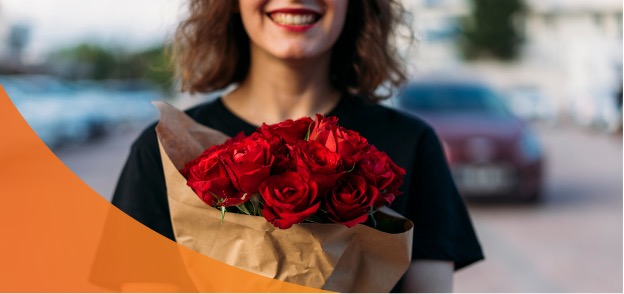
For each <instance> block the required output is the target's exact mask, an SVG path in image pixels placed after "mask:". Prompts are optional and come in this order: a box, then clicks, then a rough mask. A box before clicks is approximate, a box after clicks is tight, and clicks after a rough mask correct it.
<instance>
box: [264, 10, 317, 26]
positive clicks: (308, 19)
mask: <svg viewBox="0 0 624 294" xmlns="http://www.w3.org/2000/svg"><path fill="white" fill-rule="evenodd" d="M267 15H268V16H269V18H270V19H271V20H272V21H273V22H275V23H276V24H278V25H281V26H292V27H306V26H311V25H314V24H315V23H317V22H318V21H319V19H321V15H320V14H318V13H316V12H312V11H308V10H304V11H275V12H271V13H267Z"/></svg>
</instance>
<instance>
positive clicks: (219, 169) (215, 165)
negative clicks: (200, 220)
mask: <svg viewBox="0 0 624 294" xmlns="http://www.w3.org/2000/svg"><path fill="white" fill-rule="evenodd" d="M213 147H214V148H213ZM213 147H211V148H209V149H208V150H207V151H211V152H204V153H203V154H202V155H201V156H200V157H198V158H197V159H195V160H193V161H191V162H189V163H187V164H186V167H185V168H184V169H183V170H181V173H182V175H184V177H185V178H186V179H187V185H188V186H189V187H191V188H192V189H193V191H195V193H196V194H197V195H198V196H199V198H201V199H202V201H204V202H205V203H206V204H208V205H210V206H235V205H238V204H241V203H243V202H245V201H247V199H248V198H247V197H245V194H244V193H243V192H241V191H239V190H238V189H236V188H235V187H234V185H233V184H232V181H231V180H230V177H229V174H228V172H227V169H226V167H225V165H224V164H223V162H222V161H221V160H220V158H219V157H220V155H221V154H222V153H223V152H225V150H223V149H220V147H219V146H213Z"/></svg>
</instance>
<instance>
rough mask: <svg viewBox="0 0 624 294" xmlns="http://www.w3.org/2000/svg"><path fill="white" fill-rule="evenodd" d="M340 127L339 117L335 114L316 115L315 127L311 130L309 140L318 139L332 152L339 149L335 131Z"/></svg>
mask: <svg viewBox="0 0 624 294" xmlns="http://www.w3.org/2000/svg"><path fill="white" fill-rule="evenodd" d="M337 128H338V119H337V118H336V117H334V116H330V117H324V116H322V115H320V114H317V115H316V121H315V122H314V127H313V128H312V131H311V132H310V138H309V141H317V142H319V143H321V144H322V145H323V146H325V147H326V148H327V149H329V150H330V151H332V152H336V151H337V146H338V144H337V142H336V135H335V131H336V129H337Z"/></svg>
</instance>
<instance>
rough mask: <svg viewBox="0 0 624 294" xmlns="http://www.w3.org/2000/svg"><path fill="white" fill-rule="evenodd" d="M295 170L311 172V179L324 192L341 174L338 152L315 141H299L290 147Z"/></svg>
mask: <svg viewBox="0 0 624 294" xmlns="http://www.w3.org/2000/svg"><path fill="white" fill-rule="evenodd" d="M291 156H292V158H293V160H295V168H296V170H297V172H300V173H302V172H307V171H309V173H310V174H311V177H312V180H313V181H315V182H316V183H317V184H318V185H319V189H320V190H321V192H325V191H327V190H328V189H330V188H331V187H333V186H334V185H335V184H336V180H337V179H338V178H339V177H340V176H341V175H342V174H343V169H342V160H341V158H340V154H338V153H335V152H332V151H330V150H329V149H327V148H326V147H325V146H323V145H322V144H321V143H319V142H317V141H299V142H297V143H295V145H294V146H293V147H292V153H291Z"/></svg>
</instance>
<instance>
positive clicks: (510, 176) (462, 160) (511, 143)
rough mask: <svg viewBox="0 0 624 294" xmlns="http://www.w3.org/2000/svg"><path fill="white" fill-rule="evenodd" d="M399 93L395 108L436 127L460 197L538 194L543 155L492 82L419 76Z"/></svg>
mask: <svg viewBox="0 0 624 294" xmlns="http://www.w3.org/2000/svg"><path fill="white" fill-rule="evenodd" d="M397 98H398V99H397V100H398V106H399V108H401V109H403V110H404V111H407V112H409V113H411V114H413V115H416V116H417V117H420V118H422V119H423V120H425V121H426V122H428V123H429V124H430V125H431V126H432V127H433V128H434V129H435V130H436V132H437V134H438V136H439V137H440V139H441V141H442V145H443V148H444V151H445V154H446V158H447V161H448V163H449V166H450V168H451V171H452V174H453V177H454V180H455V183H456V185H457V187H458V189H459V191H460V193H461V194H462V195H463V196H464V197H466V198H476V197H488V198H489V197H507V198H516V199H524V200H528V201H535V200H538V199H539V197H540V190H541V186H542V181H543V180H542V165H543V161H544V159H543V154H542V149H541V147H540V144H539V142H538V139H537V137H536V135H535V134H534V132H533V131H532V130H531V128H530V127H529V126H528V125H527V124H526V123H525V122H524V121H522V120H521V119H519V118H518V117H516V116H515V115H513V114H512V113H511V111H509V109H508V107H507V106H506V105H505V104H504V103H503V100H502V99H501V98H500V97H499V96H498V94H497V93H496V92H495V91H494V90H493V89H492V88H491V87H489V86H488V85H486V84H485V83H482V82H479V81H474V80H465V79H464V80H462V79H451V78H449V79H422V80H419V81H415V82H412V83H409V84H408V85H407V86H406V87H404V88H403V89H402V91H401V93H400V94H399V96H398V97H397Z"/></svg>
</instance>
